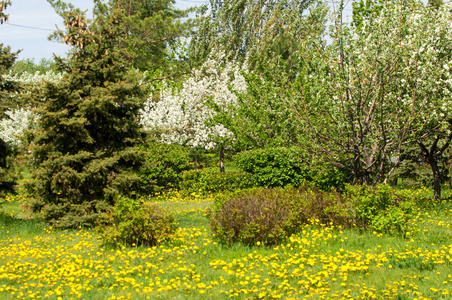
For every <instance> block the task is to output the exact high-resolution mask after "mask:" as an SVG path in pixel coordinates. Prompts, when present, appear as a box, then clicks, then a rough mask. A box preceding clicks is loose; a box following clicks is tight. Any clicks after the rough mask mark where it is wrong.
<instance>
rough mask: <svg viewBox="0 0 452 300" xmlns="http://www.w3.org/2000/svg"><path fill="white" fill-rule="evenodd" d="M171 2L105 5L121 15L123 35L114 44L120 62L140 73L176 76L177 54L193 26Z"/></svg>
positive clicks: (118, 0)
mask: <svg viewBox="0 0 452 300" xmlns="http://www.w3.org/2000/svg"><path fill="white" fill-rule="evenodd" d="M174 4H175V1H174V0H110V1H109V5H110V6H111V7H116V8H118V9H122V10H123V11H124V14H125V18H124V23H123V24H122V25H121V26H123V27H124V28H123V32H124V35H123V36H122V37H121V39H120V40H119V43H118V47H119V48H120V49H121V53H122V55H123V58H124V59H125V60H126V61H127V62H129V63H131V64H132V65H133V66H134V67H135V68H138V69H140V70H143V71H144V70H150V71H153V70H156V69H159V70H165V73H167V74H166V75H168V73H171V72H173V73H178V70H177V69H181V68H182V67H183V64H182V61H181V60H182V58H183V57H182V56H183V54H180V53H179V54H178V53H177V52H178V51H180V50H181V49H180V48H181V42H182V41H183V39H184V38H188V37H189V35H190V31H191V29H192V26H193V22H192V20H191V19H189V18H188V17H189V13H190V12H192V11H193V9H188V10H180V9H177V8H176V7H175V6H174Z"/></svg>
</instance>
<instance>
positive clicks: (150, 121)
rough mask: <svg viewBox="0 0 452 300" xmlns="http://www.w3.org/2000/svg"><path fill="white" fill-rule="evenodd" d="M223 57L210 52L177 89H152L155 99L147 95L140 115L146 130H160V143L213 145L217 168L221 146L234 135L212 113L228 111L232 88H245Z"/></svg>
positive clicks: (233, 101)
mask: <svg viewBox="0 0 452 300" xmlns="http://www.w3.org/2000/svg"><path fill="white" fill-rule="evenodd" d="M224 58H225V54H224V53H222V52H218V53H214V54H212V56H211V57H210V58H209V59H208V60H206V61H205V63H204V64H203V65H202V67H201V68H199V69H194V70H193V71H192V72H191V74H190V77H188V78H187V80H186V81H184V82H183V84H182V87H181V88H180V89H173V88H171V87H170V86H166V87H164V88H163V89H162V90H158V91H156V92H157V93H158V97H157V98H158V100H157V101H155V100H154V99H153V97H151V98H150V99H148V101H147V103H146V104H145V108H144V110H143V111H142V117H141V122H142V123H143V125H144V127H145V128H146V129H147V130H159V131H160V134H159V139H160V140H161V141H162V142H164V143H169V144H173V143H174V144H179V145H183V146H188V147H193V148H197V147H201V148H205V149H207V150H212V149H217V150H218V151H219V153H220V171H221V172H224V148H225V147H228V146H232V144H233V143H234V135H233V134H232V132H230V131H228V130H227V129H226V128H225V126H224V125H223V124H221V123H220V122H218V120H217V119H215V116H216V115H217V113H218V112H224V113H225V114H229V113H230V111H231V109H232V107H233V106H234V105H236V102H237V96H236V95H235V93H234V91H238V92H243V91H244V90H245V89H246V84H245V79H244V77H243V76H242V75H241V70H240V69H241V68H240V67H239V66H238V65H237V64H234V63H233V62H225V61H226V60H225V59H224Z"/></svg>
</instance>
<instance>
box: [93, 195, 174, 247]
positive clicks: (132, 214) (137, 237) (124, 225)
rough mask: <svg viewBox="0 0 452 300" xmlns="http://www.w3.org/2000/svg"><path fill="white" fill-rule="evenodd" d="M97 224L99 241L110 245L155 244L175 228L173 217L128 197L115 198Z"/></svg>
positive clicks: (169, 235)
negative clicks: (111, 205) (113, 204)
mask: <svg viewBox="0 0 452 300" xmlns="http://www.w3.org/2000/svg"><path fill="white" fill-rule="evenodd" d="M97 224H98V226H97V227H96V230H97V231H98V232H99V233H100V236H101V240H102V241H103V243H104V244H106V245H112V246H132V247H138V246H145V247H152V246H156V245H158V244H160V243H161V242H164V241H166V240H168V239H169V238H170V237H171V236H172V235H173V234H174V233H175V232H176V229H177V225H176V221H175V219H174V216H172V215H171V214H168V213H167V212H166V211H164V210H163V209H162V208H160V207H159V206H157V205H155V204H150V203H147V202H144V203H142V202H141V201H139V200H133V199H128V198H119V199H118V200H117V201H116V205H115V207H114V208H110V209H109V210H108V211H107V212H106V213H104V214H103V215H102V216H101V217H100V218H99V219H98V221H97Z"/></svg>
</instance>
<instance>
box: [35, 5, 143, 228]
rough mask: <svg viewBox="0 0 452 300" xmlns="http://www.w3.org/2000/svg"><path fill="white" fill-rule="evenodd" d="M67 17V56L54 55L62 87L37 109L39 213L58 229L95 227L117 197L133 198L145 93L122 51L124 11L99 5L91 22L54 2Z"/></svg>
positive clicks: (50, 88) (50, 90)
mask: <svg viewBox="0 0 452 300" xmlns="http://www.w3.org/2000/svg"><path fill="white" fill-rule="evenodd" d="M54 7H55V8H56V10H57V12H58V13H59V14H60V15H61V16H62V17H63V18H64V24H65V27H66V30H65V31H64V32H63V31H59V32H58V34H59V35H60V38H61V40H62V41H64V42H66V43H67V44H69V45H70V46H71V52H70V53H69V59H68V60H65V59H61V58H59V57H56V58H55V60H56V62H57V64H58V66H59V69H60V71H61V72H63V73H64V75H63V78H62V80H61V81H60V82H59V83H58V84H54V83H50V82H49V83H47V84H46V86H45V88H44V90H43V92H42V95H41V97H43V98H45V99H46V102H45V103H44V104H43V106H42V107H41V108H40V109H39V110H38V113H39V115H40V119H39V123H38V124H39V128H38V131H37V133H36V138H35V141H34V143H35V147H34V149H33V155H34V158H35V163H36V166H37V169H36V171H35V172H34V174H33V180H32V182H31V184H30V186H29V187H30V190H31V191H32V192H33V193H34V195H35V197H36V201H35V203H34V204H33V210H34V211H35V212H42V214H43V216H44V218H45V219H46V220H47V221H49V222H50V223H52V224H54V225H55V226H59V227H75V226H81V225H82V226H84V225H91V224H92V223H93V222H94V221H95V219H96V218H97V216H98V214H99V212H101V211H102V210H103V209H105V208H106V206H108V205H112V204H114V201H115V197H116V195H118V194H126V195H130V194H131V193H133V191H134V190H135V189H136V188H137V187H136V184H137V182H138V180H139V179H138V177H137V176H136V175H134V174H133V173H132V172H131V169H132V168H134V167H136V166H137V164H136V162H137V157H136V156H137V154H136V153H135V152H134V151H133V147H134V146H135V145H136V144H137V143H138V142H139V140H140V138H141V136H142V131H141V126H140V125H139V124H138V119H137V117H138V112H139V109H140V108H141V106H142V104H141V103H142V101H143V100H142V99H143V95H144V93H143V89H142V87H141V86H140V85H139V84H138V82H139V80H138V79H139V78H137V76H138V75H137V73H136V72H135V71H131V70H130V67H129V64H128V63H127V62H126V61H125V60H124V58H123V57H122V55H121V53H120V52H119V51H118V49H117V44H118V42H119V41H120V39H121V36H122V35H123V34H124V26H123V24H124V18H125V17H124V12H123V11H122V10H120V9H113V8H108V7H107V6H106V5H104V4H102V2H101V1H95V8H94V19H93V20H91V21H89V20H87V19H86V17H85V15H84V13H82V12H81V11H80V10H78V9H72V8H71V7H70V6H68V5H64V3H58V4H54Z"/></svg>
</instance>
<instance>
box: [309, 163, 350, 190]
mask: <svg viewBox="0 0 452 300" xmlns="http://www.w3.org/2000/svg"><path fill="white" fill-rule="evenodd" d="M348 175H349V174H348V173H347V171H345V170H340V169H338V168H336V167H334V166H333V165H332V164H331V163H328V162H324V161H315V162H313V161H311V167H310V169H309V176H308V180H309V183H310V184H311V185H314V186H316V187H317V188H319V189H321V190H324V191H328V190H330V189H332V188H334V189H336V190H343V189H344V188H345V185H346V184H347V182H348V177H349V176H348Z"/></svg>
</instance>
